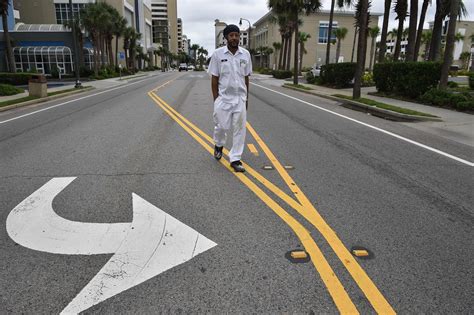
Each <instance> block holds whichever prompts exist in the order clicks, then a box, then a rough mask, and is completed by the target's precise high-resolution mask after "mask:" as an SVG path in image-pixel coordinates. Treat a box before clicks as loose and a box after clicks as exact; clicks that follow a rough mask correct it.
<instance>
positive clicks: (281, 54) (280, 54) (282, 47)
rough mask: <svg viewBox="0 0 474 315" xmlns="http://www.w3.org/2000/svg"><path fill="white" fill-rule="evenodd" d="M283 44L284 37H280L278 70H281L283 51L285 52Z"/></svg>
mask: <svg viewBox="0 0 474 315" xmlns="http://www.w3.org/2000/svg"><path fill="white" fill-rule="evenodd" d="M284 43H285V37H284V36H283V35H281V48H280V53H279V55H278V68H277V69H278V70H280V69H281V67H282V63H283V51H284V50H285V48H284Z"/></svg>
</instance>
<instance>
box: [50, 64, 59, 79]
mask: <svg viewBox="0 0 474 315" xmlns="http://www.w3.org/2000/svg"><path fill="white" fill-rule="evenodd" d="M51 78H55V79H57V78H59V70H58V67H57V66H56V65H53V66H51Z"/></svg>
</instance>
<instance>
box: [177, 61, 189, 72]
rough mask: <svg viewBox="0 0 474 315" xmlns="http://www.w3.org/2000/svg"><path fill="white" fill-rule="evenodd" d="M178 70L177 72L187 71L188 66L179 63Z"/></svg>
mask: <svg viewBox="0 0 474 315" xmlns="http://www.w3.org/2000/svg"><path fill="white" fill-rule="evenodd" d="M178 70H179V72H181V71H188V65H187V64H185V63H180V64H179V69H178Z"/></svg>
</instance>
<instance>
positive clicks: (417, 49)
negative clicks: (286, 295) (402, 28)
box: [413, 0, 431, 61]
mask: <svg viewBox="0 0 474 315" xmlns="http://www.w3.org/2000/svg"><path fill="white" fill-rule="evenodd" d="M430 4H431V0H423V5H422V7H421V15H420V22H419V23H418V33H417V34H416V43H415V54H414V55H413V60H414V61H417V60H418V55H419V54H420V46H421V41H422V39H423V38H422V37H423V25H424V24H425V17H426V11H428V5H430Z"/></svg>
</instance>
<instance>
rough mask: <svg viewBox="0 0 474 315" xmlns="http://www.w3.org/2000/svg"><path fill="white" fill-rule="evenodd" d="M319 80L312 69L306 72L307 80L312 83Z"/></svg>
mask: <svg viewBox="0 0 474 315" xmlns="http://www.w3.org/2000/svg"><path fill="white" fill-rule="evenodd" d="M318 81H319V78H318V77H315V76H314V75H313V73H312V72H311V71H308V72H306V82H308V83H310V84H316V83H317V82H318Z"/></svg>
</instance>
